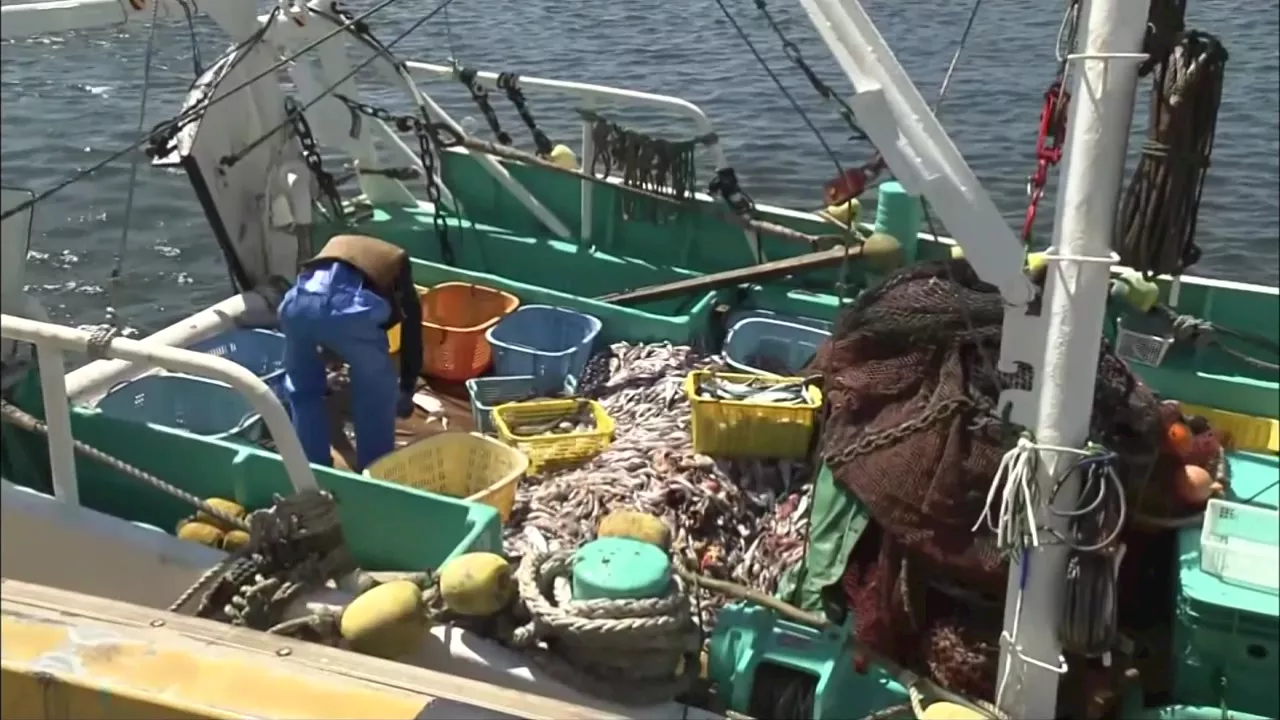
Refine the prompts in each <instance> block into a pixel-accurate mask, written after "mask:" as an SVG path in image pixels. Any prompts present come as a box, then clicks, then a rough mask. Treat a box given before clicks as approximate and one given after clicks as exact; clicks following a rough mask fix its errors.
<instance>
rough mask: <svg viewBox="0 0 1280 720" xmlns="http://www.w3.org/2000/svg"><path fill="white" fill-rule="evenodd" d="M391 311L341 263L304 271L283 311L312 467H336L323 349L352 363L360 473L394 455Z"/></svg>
mask: <svg viewBox="0 0 1280 720" xmlns="http://www.w3.org/2000/svg"><path fill="white" fill-rule="evenodd" d="M390 316H391V306H390V304H389V303H388V302H387V300H385V299H384V298H383V297H382V296H380V295H379V294H378V293H377V292H375V291H374V290H373V289H372V288H370V287H366V282H365V279H364V276H363V275H362V274H361V273H360V272H359V271H358V270H356V269H355V268H353V267H351V266H349V265H347V264H346V263H343V262H341V261H336V260H335V261H329V262H321V263H318V264H316V265H313V266H311V267H308V268H306V269H304V270H303V271H302V273H301V274H300V275H299V276H298V282H297V283H295V284H294V286H293V287H292V288H290V289H289V291H288V293H286V294H285V296H284V300H283V301H282V302H281V303H280V311H279V323H280V329H281V331H282V332H283V333H284V336H285V357H284V367H285V391H286V393H287V394H288V399H289V404H290V407H291V409H292V412H293V426H294V429H295V430H296V431H297V433H298V439H299V440H300V441H301V443H302V449H303V451H304V452H305V453H306V454H307V459H308V460H310V461H311V462H313V463H315V464H317V465H325V466H332V465H333V460H332V456H331V455H330V451H329V417H328V413H327V412H326V410H325V394H326V391H327V383H326V371H325V363H324V360H323V359H322V357H321V355H320V348H321V347H322V346H323V347H324V348H327V349H329V350H331V351H333V352H335V353H337V354H338V355H340V356H341V357H342V359H343V360H345V361H346V362H347V365H348V368H349V372H350V379H351V419H352V424H353V425H355V434H356V464H357V466H358V467H356V468H353V469H355V470H356V471H357V472H359V471H360V470H363V469H364V468H365V467H367V466H368V464H369V463H371V462H373V461H374V460H376V459H378V458H379V457H381V456H382V455H385V454H386V453H389V452H391V451H392V450H393V449H394V448H395V423H396V407H397V402H398V399H399V392H398V388H397V373H396V368H395V366H394V363H393V362H392V360H391V355H390V354H389V348H388V346H387V331H386V329H385V326H386V323H387V320H388V318H389V317H390Z"/></svg>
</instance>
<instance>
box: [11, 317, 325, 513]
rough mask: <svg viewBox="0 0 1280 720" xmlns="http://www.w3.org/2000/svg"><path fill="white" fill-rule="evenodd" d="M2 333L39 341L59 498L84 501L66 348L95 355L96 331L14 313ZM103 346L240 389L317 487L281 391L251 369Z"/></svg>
mask: <svg viewBox="0 0 1280 720" xmlns="http://www.w3.org/2000/svg"><path fill="white" fill-rule="evenodd" d="M0 335H3V337H5V338H7V339H10V340H17V341H20V342H28V343H31V344H32V345H35V348H36V360H37V362H38V364H39V369H40V391H41V394H42V395H43V397H44V412H45V424H46V425H47V426H48V428H49V467H50V469H51V470H52V473H53V492H54V497H57V498H58V499H60V500H65V501H66V502H69V503H73V504H79V502H80V494H79V484H78V483H77V481H76V463H75V447H74V445H73V444H72V438H71V406H70V402H69V401H68V400H67V383H66V376H65V375H64V372H65V358H64V352H66V351H71V352H79V353H89V352H90V351H91V350H92V349H93V347H94V346H93V345H92V344H91V343H90V338H91V337H92V334H91V333H88V332H85V331H84V330H77V329H75V328H70V327H65V326H63V325H55V324H53V323H44V322H37V321H35V320H28V319H27V318H21V317H17V316H14V315H0ZM102 350H103V355H105V356H106V357H109V358H116V359H120V360H128V361H131V362H135V363H140V364H144V365H147V366H150V367H161V368H164V369H166V370H172V371H175V372H183V373H188V374H191V375H198V376H200V377H205V378H209V379H212V380H218V381H221V382H224V383H226V384H228V385H230V386H231V387H232V388H235V389H236V390H237V391H238V392H239V393H240V394H241V395H243V396H244V397H245V399H247V400H248V401H249V404H250V405H251V406H252V407H253V409H254V410H256V411H257V412H258V413H259V414H260V415H262V419H263V421H264V422H266V424H267V429H268V430H270V432H271V438H272V440H274V441H275V443H276V448H277V450H278V452H279V453H280V459H281V460H282V461H283V462H284V469H285V472H286V473H287V474H288V476H289V480H290V482H292V483H293V488H294V490H296V491H302V490H313V489H316V487H317V485H316V479H315V476H314V475H313V474H312V472H311V465H310V464H309V463H308V462H307V458H306V456H305V455H304V454H303V452H302V444H301V443H300V442H299V441H298V436H297V435H296V434H295V433H294V431H293V424H292V423H291V422H290V421H289V415H288V414H287V413H285V410H284V407H283V406H282V405H281V404H280V400H279V399H277V398H276V396H275V393H273V392H271V389H270V388H268V387H267V386H266V384H265V383H263V382H262V380H260V379H259V378H258V377H257V376H256V375H254V374H253V373H252V372H249V370H247V369H246V368H244V367H242V366H240V365H237V364H236V363H233V362H231V361H230V360H226V359H224V358H220V357H215V356H213V355H207V354H205V353H198V352H193V351H191V350H186V349H183V348H175V347H169V346H167V345H158V344H149V343H143V342H139V341H137V340H129V339H127V338H113V339H112V340H111V341H110V343H108V344H107V346H106V347H105V348H103V349H102Z"/></svg>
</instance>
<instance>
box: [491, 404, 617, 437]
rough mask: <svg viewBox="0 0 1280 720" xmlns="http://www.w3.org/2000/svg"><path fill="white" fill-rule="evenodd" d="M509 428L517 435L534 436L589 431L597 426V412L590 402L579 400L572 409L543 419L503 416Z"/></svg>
mask: <svg viewBox="0 0 1280 720" xmlns="http://www.w3.org/2000/svg"><path fill="white" fill-rule="evenodd" d="M503 421H504V422H506V423H507V429H508V430H509V431H510V433H511V434H512V435H513V436H515V437H523V438H527V437H534V436H537V435H548V434H555V435H566V434H570V433H580V432H589V431H591V430H594V429H595V428H596V418H595V413H593V412H592V410H591V405H590V403H588V402H586V401H585V400H579V401H578V403H577V406H576V407H575V408H574V409H573V410H570V411H567V412H565V413H562V414H559V415H556V416H554V417H549V418H545V419H542V420H516V419H510V418H503Z"/></svg>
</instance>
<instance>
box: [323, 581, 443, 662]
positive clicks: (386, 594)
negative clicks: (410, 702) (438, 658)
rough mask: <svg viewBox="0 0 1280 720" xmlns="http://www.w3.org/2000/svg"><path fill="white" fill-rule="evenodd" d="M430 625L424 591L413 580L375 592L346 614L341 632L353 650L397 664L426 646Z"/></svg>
mask: <svg viewBox="0 0 1280 720" xmlns="http://www.w3.org/2000/svg"><path fill="white" fill-rule="evenodd" d="M428 629H429V623H428V622H427V615H426V613H425V612H424V611H423V606H422V589H421V588H419V587H418V586H417V584H415V583H413V582H411V581H409V580H393V581H391V582H388V583H383V584H382V585H378V586H377V587H374V588H372V589H371V590H369V591H368V592H366V593H363V594H361V595H360V596H359V597H357V598H356V599H355V600H352V601H351V603H350V604H348V605H347V606H346V607H345V608H343V610H342V621H341V622H340V623H339V632H340V633H341V634H342V639H343V640H346V641H347V643H348V644H349V645H350V647H351V649H352V650H355V651H356V652H358V653H364V654H365V655H373V656H374V657H380V658H384V659H387V660H395V659H396V658H399V657H402V656H404V655H405V654H407V653H408V652H409V651H411V650H413V649H414V648H416V647H418V646H419V645H421V644H422V642H423V640H425V639H426V636H427V630H428Z"/></svg>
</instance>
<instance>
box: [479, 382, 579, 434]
mask: <svg viewBox="0 0 1280 720" xmlns="http://www.w3.org/2000/svg"><path fill="white" fill-rule="evenodd" d="M467 394H468V395H470V396H471V418H472V420H474V421H475V423H476V431H477V432H482V433H486V434H490V435H492V434H495V433H497V429H496V428H495V427H494V425H493V415H492V413H493V409H494V408H495V407H497V406H499V405H501V404H503V403H509V402H522V401H525V400H533V399H536V398H540V397H547V395H546V393H539V392H538V391H537V390H535V389H534V382H533V376H532V375H518V376H515V377H480V378H472V379H470V380H468V381H467ZM572 394H573V393H572V391H571V390H570V389H569V388H565V389H564V390H563V391H562V392H559V393H556V394H555V396H556V397H569V396H571V395H572Z"/></svg>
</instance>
